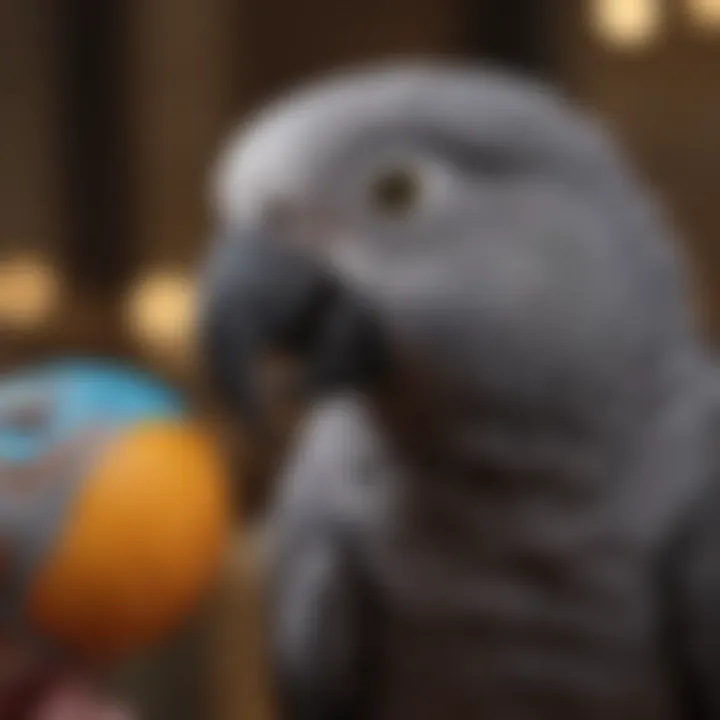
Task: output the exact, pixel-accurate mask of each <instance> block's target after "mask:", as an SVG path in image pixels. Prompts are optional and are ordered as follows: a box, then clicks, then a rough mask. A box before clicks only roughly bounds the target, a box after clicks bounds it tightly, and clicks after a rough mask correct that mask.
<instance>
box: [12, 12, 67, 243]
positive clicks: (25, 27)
mask: <svg viewBox="0 0 720 720" xmlns="http://www.w3.org/2000/svg"><path fill="white" fill-rule="evenodd" d="M56 10H57V6H56V3H55V2H54V0H49V1H48V2H42V1H41V0H3V2H0V87H1V88H2V98H3V105H2V113H0V158H2V172H1V173H0V255H4V254H6V253H10V252H16V251H22V252H24V251H38V252H47V251H51V250H52V249H53V248H55V247H56V245H57V237H58V234H59V233H58V231H59V226H60V222H61V213H60V202H59V197H58V187H59V176H58V160H59V158H58V148H59V138H58V135H57V130H56V128H57V115H56V109H57V103H58V95H59V93H58V88H57V78H56V65H55V50H56V46H55V42H54V24H55V21H56V18H57V16H56Z"/></svg>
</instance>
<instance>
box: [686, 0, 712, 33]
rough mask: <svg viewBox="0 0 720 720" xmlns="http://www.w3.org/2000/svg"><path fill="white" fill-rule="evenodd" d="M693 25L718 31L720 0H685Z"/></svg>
mask: <svg viewBox="0 0 720 720" xmlns="http://www.w3.org/2000/svg"><path fill="white" fill-rule="evenodd" d="M687 3H688V11H689V13H690V19H691V21H692V23H693V25H695V26H697V27H699V28H701V29H702V30H714V31H718V32H720V0H687Z"/></svg>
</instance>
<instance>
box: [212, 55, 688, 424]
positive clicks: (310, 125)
mask: <svg viewBox="0 0 720 720" xmlns="http://www.w3.org/2000/svg"><path fill="white" fill-rule="evenodd" d="M214 180H215V182H214V186H213V188H214V197H213V200H214V202H215V208H216V212H217V216H216V221H217V235H218V237H217V240H216V242H215V244H214V247H213V250H212V252H211V254H210V260H209V264H208V268H207V272H206V276H205V286H204V295H203V297H204V309H203V312H202V313H201V317H202V327H201V336H202V337H203V339H204V345H205V349H206V357H207V360H208V365H209V367H210V368H211V370H212V372H213V373H214V376H215V378H216V379H217V381H218V382H219V384H220V385H221V386H222V387H223V388H224V390H225V393H226V395H227V396H229V397H230V398H231V402H232V403H233V405H234V406H235V408H237V409H239V410H240V411H241V412H242V413H243V414H245V415H246V416H247V417H248V418H249V419H250V420H257V418H258V417H259V416H260V415H261V413H262V408H263V399H262V398H261V397H259V394H260V393H259V391H258V386H259V385H258V380H257V366H258V362H259V359H260V358H261V357H262V356H263V353H267V352H273V351H278V352H287V353H289V354H291V355H292V356H293V357H296V358H298V359H299V361H300V362H299V366H300V372H301V379H302V382H301V383H300V384H301V385H302V387H303V388H305V389H306V390H308V391H309V392H310V393H311V394H312V395H313V396H315V395H317V394H318V393H326V392H333V391H336V390H338V389H340V388H346V389H354V390H360V391H363V392H372V389H373V388H377V387H380V386H383V387H386V386H387V383H388V382H391V379H393V378H394V379H396V380H397V379H398V378H403V377H414V376H415V373H416V371H419V373H418V376H419V377H426V378H428V379H429V384H430V385H432V384H433V383H434V382H435V381H436V379H439V378H442V381H439V380H438V383H439V385H442V388H441V390H442V393H443V396H444V397H446V398H455V399H457V400H458V403H457V405H458V406H464V407H466V408H467V407H469V406H470V405H473V404H474V403H476V404H477V405H478V406H482V407H485V408H494V407H497V406H499V405H502V406H503V407H517V408H520V407H522V408H523V409H524V411H530V412H534V413H537V414H542V413H549V412H550V408H552V412H553V413H555V414H556V415H557V416H558V417H557V418H556V419H558V421H561V417H566V418H573V417H575V416H576V414H577V413H578V412H585V410H586V409H587V407H588V406H590V405H592V407H593V411H594V413H595V415H596V416H598V417H601V416H602V408H603V407H607V408H615V409H617V408H618V407H620V406H623V407H630V406H632V405H633V404H638V403H640V404H642V403H648V402H652V401H653V396H654V394H655V393H656V392H657V388H658V387H659V386H660V385H662V382H661V381H660V380H659V378H661V377H663V378H665V377H666V376H667V375H668V374H672V373H673V372H675V370H676V369H677V367H678V366H679V365H680V364H682V362H684V360H683V358H685V357H686V356H687V355H690V354H692V351H691V350H690V348H691V347H692V345H693V332H694V331H693V329H692V321H691V319H690V313H689V312H688V307H687V303H686V298H685V277H684V275H683V268H682V265H681V264H680V263H679V262H678V258H677V257H676V252H675V248H674V247H673V242H672V237H671V234H672V233H671V232H670V230H669V229H668V228H667V226H666V224H665V221H664V220H663V218H662V217H661V214H660V212H659V210H658V208H657V207H656V206H655V203H654V202H653V200H652V198H650V197H649V194H648V193H647V192H646V191H645V190H644V189H643V188H642V186H641V183H639V182H638V181H637V180H636V178H635V177H634V175H633V172H632V170H631V169H630V168H628V167H626V165H625V163H624V162H623V160H622V158H621V156H620V153H619V152H618V151H617V150H616V148H615V147H614V146H613V143H612V142H611V141H610V140H609V139H608V137H607V136H606V135H605V133H603V131H602V130H601V129H600V128H599V127H598V126H597V124H596V123H595V122H594V121H593V120H591V119H590V118H588V117H586V116H585V115H584V114H583V113H581V112H578V111H577V110H576V109H575V108H574V107H573V106H572V105H571V104H570V103H569V102H568V101H566V100H564V99H563V98H561V97H560V96H559V95H557V94H556V93H555V92H554V91H552V90H551V89H548V88H545V87H543V86H541V85H540V84H537V83H535V82H534V81H529V80H526V79H522V78H518V77H515V76H513V75H509V74H505V73H503V72H501V71H497V70H488V69H482V68H469V67H461V66H455V65H442V64H436V65H428V64H412V63H409V64H406V65H404V66H392V67H387V66H385V67H374V68H362V69H359V70H356V71H349V72H345V73H340V74H338V75H337V76H333V77H330V78H325V79H322V80H319V81H317V82H311V83H308V85H306V86H304V87H301V88H299V89H296V90H295V91H294V92H291V93H289V94H288V95H286V96H284V97H281V98H279V99H278V100H276V101H275V102H272V103H269V104H268V105H267V106H266V107H264V108H261V109H260V110H259V111H258V112H257V113H256V114H255V115H253V116H252V117H251V118H249V120H248V121H247V122H246V123H244V124H243V125H242V127H241V128H240V129H239V130H238V131H237V132H236V134H235V135H234V136H233V137H231V138H230V140H229V142H228V144H227V146H226V147H225V149H224V151H223V153H222V155H221V158H220V162H219V164H218V167H217V172H216V175H215V178H214ZM663 382H664V380H663ZM548 419H551V418H548V417H545V420H548Z"/></svg>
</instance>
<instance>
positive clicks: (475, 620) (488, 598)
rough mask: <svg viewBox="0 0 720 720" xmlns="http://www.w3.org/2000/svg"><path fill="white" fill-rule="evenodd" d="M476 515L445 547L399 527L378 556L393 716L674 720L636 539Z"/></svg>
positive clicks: (565, 522)
mask: <svg viewBox="0 0 720 720" xmlns="http://www.w3.org/2000/svg"><path fill="white" fill-rule="evenodd" d="M476 510H477V516H478V517H477V521H476V522H475V523H472V522H471V519H472V516H473V515H474V514H475V513H472V512H469V510H468V509H467V508H463V509H462V511H461V510H458V512H457V515H456V517H455V525H454V527H453V523H452V521H450V520H449V519H446V521H447V523H448V525H447V526H446V527H445V528H444V529H445V532H444V533H441V532H439V529H438V534H437V535H436V536H435V537H433V535H432V534H431V533H430V532H429V531H428V530H427V529H423V530H422V531H421V532H416V530H419V528H416V527H412V526H410V527H405V528H403V524H402V522H400V523H398V524H397V525H395V526H394V528H393V530H392V537H387V538H386V539H385V542H384V543H383V542H379V543H378V544H377V545H376V553H375V557H374V558H373V559H372V560H373V562H374V568H375V570H374V575H375V583H376V587H378V588H379V593H380V597H381V599H382V600H381V604H382V607H383V608H384V620H385V622H386V624H387V634H386V642H385V652H386V662H387V667H389V668H391V670H390V672H389V674H388V680H387V693H388V694H387V702H386V708H387V713H386V715H384V716H383V717H385V716H387V717H388V718H390V717H393V718H398V717H403V718H404V717H408V718H410V717H412V718H414V719H417V720H420V719H422V718H427V719H428V720H434V719H435V718H438V719H439V718H445V717H458V718H460V717H479V716H480V713H483V714H485V715H488V714H489V715H490V717H497V718H524V717H528V718H531V717H532V718H537V717H553V718H558V717H559V718H562V717H580V716H581V715H582V716H583V717H586V716H588V715H589V716H590V717H598V718H608V717H613V718H617V717H620V718H622V717H628V718H630V717H632V718H637V719H641V718H653V719H655V718H665V717H672V715H669V714H668V711H667V710H663V709H662V708H667V707H669V703H668V698H667V697H666V696H665V693H664V691H663V689H662V688H663V685H664V682H663V680H664V679H663V678H662V676H661V673H660V670H659V668H658V667H657V666H656V658H657V656H658V653H657V647H656V644H655V630H654V628H653V626H652V619H653V607H652V593H651V587H650V585H649V582H647V581H646V578H647V577H648V568H646V567H644V566H643V560H642V558H641V557H640V556H639V554H638V552H637V548H634V547H633V546H632V543H631V541H630V539H628V538H623V537H617V536H614V535H613V533H612V532H609V531H608V530H607V529H603V527H602V526H601V525H599V524H598V523H597V522H596V523H595V525H593V522H592V518H590V517H586V518H585V524H583V522H582V521H579V520H578V519H577V518H574V519H572V520H571V519H570V518H569V517H565V516H564V513H563V512H562V511H558V512H556V513H555V514H554V516H553V514H552V513H551V514H549V516H548V520H547V524H546V525H545V524H543V525H539V524H535V525H533V523H532V522H531V520H530V519H529V518H528V511H527V509H524V508H519V507H507V508H504V509H503V508H499V507H496V506H495V505H493V506H492V507H480V508H477V509H476ZM523 510H524V511H523ZM464 516H465V517H464ZM467 516H471V517H470V518H468V517H467ZM483 520H484V522H483ZM466 523H467V524H466ZM398 528H401V530H400V531H398ZM373 534H374V539H375V540H376V541H377V540H378V539H379V538H380V537H382V535H381V533H378V531H377V529H376V528H375V529H373ZM372 544H373V540H372V539H369V540H368V547H372ZM413 688H415V689H417V688H422V689H423V690H422V692H421V693H418V692H416V691H415V690H413ZM416 699H417V700H416ZM416 701H419V702H420V703H421V705H420V706H415V705H414V703H415V702H416Z"/></svg>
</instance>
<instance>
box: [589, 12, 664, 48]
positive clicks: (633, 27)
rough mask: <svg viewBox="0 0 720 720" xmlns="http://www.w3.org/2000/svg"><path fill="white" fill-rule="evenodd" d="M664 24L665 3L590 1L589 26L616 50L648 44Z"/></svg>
mask: <svg viewBox="0 0 720 720" xmlns="http://www.w3.org/2000/svg"><path fill="white" fill-rule="evenodd" d="M662 22H663V2H662V0H591V2H590V24H591V27H592V30H593V32H594V33H595V34H596V35H597V37H599V38H600V39H601V40H602V41H603V42H605V43H607V44H608V45H610V46H612V47H615V48H628V49H638V48H641V47H645V46H647V45H649V44H650V43H651V42H652V41H653V40H654V39H655V38H656V37H657V36H658V34H659V32H660V29H661V26H662Z"/></svg>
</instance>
